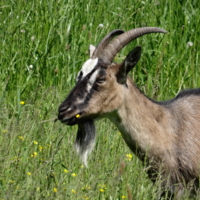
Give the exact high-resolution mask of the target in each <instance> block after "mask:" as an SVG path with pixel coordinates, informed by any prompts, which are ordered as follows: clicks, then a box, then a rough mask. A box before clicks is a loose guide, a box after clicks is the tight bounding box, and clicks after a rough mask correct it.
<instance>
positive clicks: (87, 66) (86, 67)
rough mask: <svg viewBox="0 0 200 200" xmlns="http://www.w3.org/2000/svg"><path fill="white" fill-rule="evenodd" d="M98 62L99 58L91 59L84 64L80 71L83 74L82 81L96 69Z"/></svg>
mask: <svg viewBox="0 0 200 200" xmlns="http://www.w3.org/2000/svg"><path fill="white" fill-rule="evenodd" d="M97 62H98V58H95V59H89V60H87V61H86V62H85V63H84V64H83V66H82V68H81V70H80V72H82V73H83V74H82V79H83V78H84V77H85V76H86V75H87V74H89V73H90V72H91V71H92V70H93V69H94V68H95V66H96V64H97ZM80 72H79V73H78V75H79V74H80Z"/></svg>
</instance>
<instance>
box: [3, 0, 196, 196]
mask: <svg viewBox="0 0 200 200" xmlns="http://www.w3.org/2000/svg"><path fill="white" fill-rule="evenodd" d="M199 9H200V1H199V0H166V1H164V0H160V1H159V0H143V1H133V0H125V1H121V0H110V1H106V0H88V1H83V0H77V1H75V0H74V1H73V0H57V1H56V0H29V1H28V0H0V87H1V90H0V105H1V109H0V133H1V134H0V144H1V145H0V200H7V199H8V200H11V199H13V200H14V199H19V200H22V199H23V200H27V199H34V200H35V199H47V200H51V199H52V200H53V199H64V200H65V199H66V200H68V199H69V200H77V199H78V200H84V199H90V200H104V199H105V200H121V199H129V200H151V199H155V198H156V197H157V193H156V188H157V186H156V185H153V184H152V183H151V182H150V181H149V179H148V177H147V175H146V173H145V170H146V169H145V168H144V167H143V166H142V163H141V162H140V161H139V159H137V157H135V156H134V154H132V152H131V151H130V150H129V148H128V147H127V146H126V144H125V142H124V141H123V139H122V137H121V135H120V133H119V131H118V130H117V129H116V127H115V126H114V125H113V124H111V122H109V121H108V120H101V121H99V122H97V123H96V124H97V140H96V146H95V149H94V151H93V152H92V154H91V155H90V158H89V168H85V167H83V166H82V164H81V162H80V160H79V158H78V157H77V156H76V153H75V151H74V147H73V144H74V141H75V138H76V132H77V126H74V127H68V126H64V125H63V124H61V123H60V122H58V121H57V122H55V123H54V119H55V118H56V117H57V109H58V107H59V105H60V103H61V102H62V101H63V100H64V98H65V97H66V96H67V94H68V92H69V91H70V89H72V87H73V86H74V85H75V78H76V75H77V72H78V71H79V70H80V68H81V66H82V64H83V63H84V62H85V61H86V59H88V57H89V56H88V51H87V50H88V46H89V44H94V45H97V44H98V42H99V41H100V40H101V39H102V37H103V36H104V35H105V34H107V33H108V32H109V31H111V30H113V29H118V28H120V29H123V30H125V31H127V30H129V29H132V28H136V27H142V26H156V27H160V28H164V29H166V30H167V31H168V33H167V34H165V35H163V34H150V35H145V36H143V37H141V38H139V39H137V40H136V41H134V42H132V43H131V44H129V45H128V46H127V47H125V48H124V49H123V50H122V51H121V52H120V53H119V54H118V56H117V57H116V61H118V62H120V61H121V60H122V59H123V58H125V56H126V55H127V54H128V52H129V51H130V50H131V49H133V47H134V46H136V45H141V46H142V47H143V53H142V57H141V60H140V61H139V63H138V64H137V66H136V67H135V69H134V70H133V71H132V73H131V76H132V78H133V79H134V81H135V83H136V84H137V86H138V87H139V88H140V89H141V90H142V91H143V92H144V93H145V94H146V95H147V96H149V97H150V98H153V99H155V100H159V101H161V100H166V99H170V98H173V97H174V96H175V95H176V94H177V93H178V92H179V91H180V90H182V89H184V88H196V87H199V86H200V78H199V74H200V55H199V52H200V11H199ZM199 198H200V197H197V199H199ZM184 199H188V197H187V195H186V196H185V197H184Z"/></svg>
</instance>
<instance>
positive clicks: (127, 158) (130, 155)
mask: <svg viewBox="0 0 200 200" xmlns="http://www.w3.org/2000/svg"><path fill="white" fill-rule="evenodd" d="M132 158H133V155H132V154H130V153H129V154H126V160H128V161H131V160H132Z"/></svg>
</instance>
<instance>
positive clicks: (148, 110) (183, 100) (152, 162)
mask: <svg viewBox="0 0 200 200" xmlns="http://www.w3.org/2000/svg"><path fill="white" fill-rule="evenodd" d="M133 52H134V51H133ZM129 57H130V58H131V55H130V56H129ZM129 57H128V59H129ZM138 60H139V59H138ZM126 65H127V68H126ZM131 67H133V66H132V65H130V66H129V63H126V62H124V63H122V64H121V65H118V64H112V65H110V66H107V67H106V68H105V67H104V70H105V73H103V74H104V77H105V81H103V82H102V83H96V82H95V84H97V85H98V89H97V90H95V91H94V92H93V93H92V96H91V99H90V100H89V101H88V103H87V106H85V107H83V108H82V107H81V108H78V106H75V108H76V109H74V110H73V109H72V110H70V112H67V106H66V105H68V104H69V103H68V102H70V101H71V99H70V98H74V100H73V101H71V102H73V104H72V105H76V98H78V97H76V95H73V92H72V93H71V94H70V95H71V96H69V97H68V98H67V99H66V100H65V101H64V102H63V103H62V104H61V106H60V108H59V109H60V110H59V111H60V113H61V114H60V116H59V119H60V120H62V118H64V117H65V116H70V117H71V116H72V114H71V113H73V115H75V113H81V119H89V118H91V119H93V118H102V117H106V118H109V119H110V120H111V121H112V122H113V123H114V124H115V125H116V126H117V127H118V129H119V130H120V132H121V133H122V136H123V138H124V140H125V142H126V143H127V145H128V146H129V147H130V149H131V150H132V151H133V152H134V153H135V154H136V155H137V156H138V157H139V158H140V159H141V160H142V161H143V162H144V161H147V162H145V164H146V165H147V166H148V174H149V177H150V178H151V180H152V181H153V182H154V181H156V179H157V175H158V174H160V175H161V181H162V184H161V187H164V190H165V189H166V190H170V191H171V193H172V194H173V193H175V194H176V195H177V197H180V196H181V194H182V193H183V188H184V186H187V185H189V184H192V185H193V186H195V184H196V186H198V184H197V183H198V179H199V166H200V123H199V122H200V109H199V107H200V92H199V94H193V93H194V92H192V91H191V93H190V92H189V93H188V94H186V95H185V94H184V95H182V96H179V97H177V98H175V99H174V100H170V101H168V102H163V103H158V102H154V101H152V100H150V99H149V98H147V97H146V96H145V95H144V94H143V93H141V92H140V90H139V89H138V88H137V87H136V86H135V85H134V83H133V82H132V80H131V79H130V78H128V77H126V74H125V72H126V71H124V70H126V69H128V71H129V70H130V69H131ZM124 68H125V69H124ZM129 68H130V69H129ZM126 73H128V72H126ZM97 78H99V77H98V76H97ZM119 81H120V83H119ZM76 87H77V86H76ZM75 89H76V90H74V91H78V89H79V88H75ZM63 107H64V109H63ZM65 110H66V111H65ZM69 113H70V114H69ZM63 116H64V117H63ZM77 123H78V122H77ZM194 182H195V184H193V183H194Z"/></svg>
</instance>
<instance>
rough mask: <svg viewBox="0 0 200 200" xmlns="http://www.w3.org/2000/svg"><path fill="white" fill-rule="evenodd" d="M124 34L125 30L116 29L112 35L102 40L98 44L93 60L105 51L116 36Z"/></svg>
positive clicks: (109, 34)
mask: <svg viewBox="0 0 200 200" xmlns="http://www.w3.org/2000/svg"><path fill="white" fill-rule="evenodd" d="M122 33H124V31H123V30H121V29H116V30H113V31H111V32H110V33H108V34H107V35H106V36H105V37H104V38H103V39H102V40H101V42H100V43H99V44H98V46H97V48H96V50H95V51H94V53H93V55H92V58H97V57H98V56H99V55H100V54H101V52H102V51H103V49H104V48H105V47H106V46H107V45H108V43H109V42H110V40H111V39H112V38H113V37H114V36H116V35H120V34H122Z"/></svg>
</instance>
